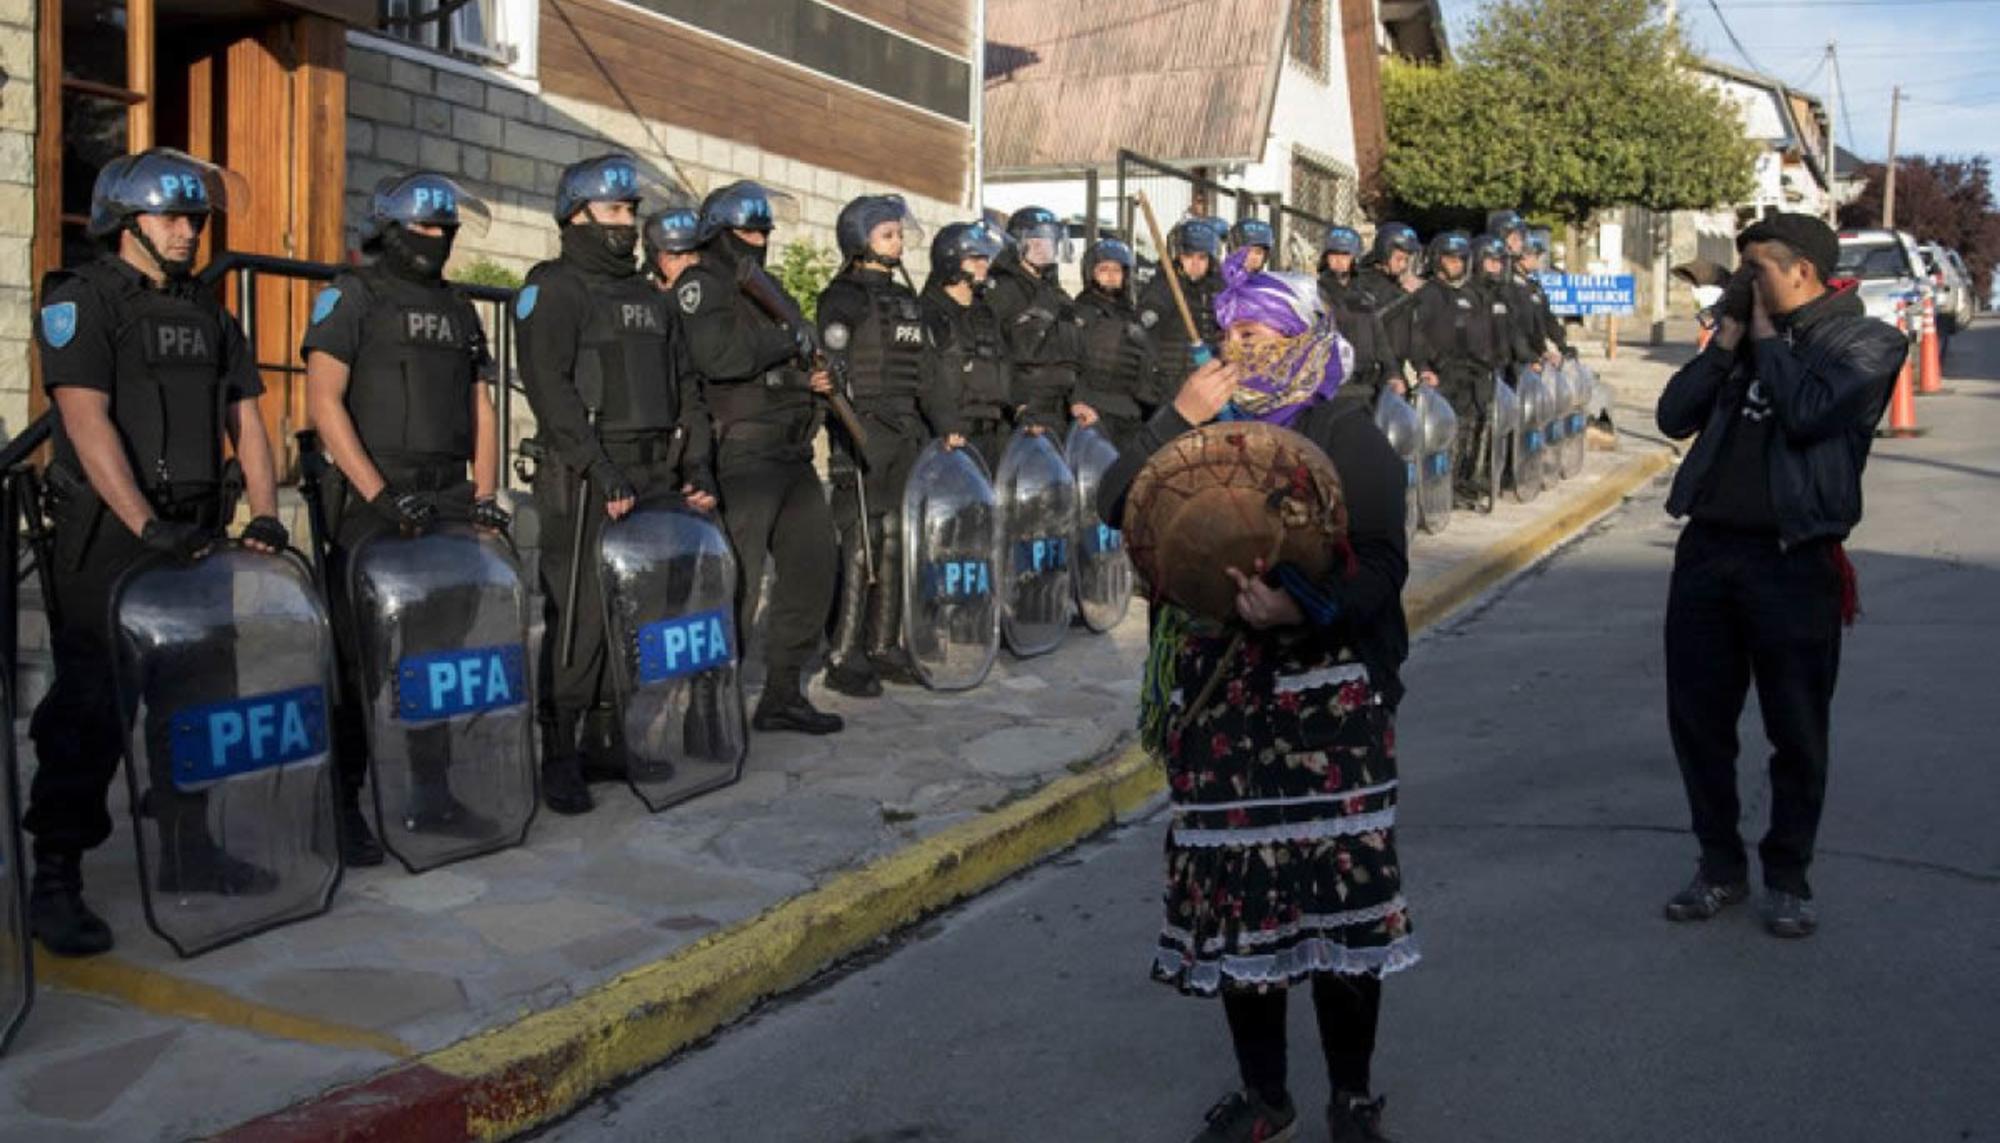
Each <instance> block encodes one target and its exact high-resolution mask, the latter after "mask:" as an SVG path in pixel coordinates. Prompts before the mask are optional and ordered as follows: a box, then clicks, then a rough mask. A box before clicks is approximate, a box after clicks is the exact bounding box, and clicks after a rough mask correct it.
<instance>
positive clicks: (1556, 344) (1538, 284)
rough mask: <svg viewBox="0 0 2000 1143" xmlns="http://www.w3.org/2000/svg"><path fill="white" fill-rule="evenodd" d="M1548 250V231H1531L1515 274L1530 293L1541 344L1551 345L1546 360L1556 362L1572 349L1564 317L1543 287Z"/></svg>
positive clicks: (1517, 262)
mask: <svg viewBox="0 0 2000 1143" xmlns="http://www.w3.org/2000/svg"><path fill="white" fill-rule="evenodd" d="M1548 253H1549V239H1548V235H1547V233H1545V232H1542V231H1534V232H1531V233H1529V235H1528V243H1527V246H1526V247H1525V248H1524V249H1522V251H1521V257H1520V259H1519V260H1518V261H1516V262H1515V264H1514V265H1515V271H1514V277H1515V280H1516V281H1517V282H1518V283H1519V284H1520V287H1521V290H1522V292H1523V293H1524V294H1526V295H1527V300H1528V306H1529V309H1530V312H1532V313H1533V314H1534V315H1535V318H1536V322H1535V325H1536V329H1537V332H1538V334H1539V337H1538V338H1537V344H1540V345H1544V346H1546V347H1547V354H1546V356H1545V357H1544V358H1543V360H1545V361H1547V362H1548V363H1549V364H1551V365H1554V364H1556V363H1557V362H1559V361H1561V360H1562V359H1563V358H1565V357H1568V356H1570V355H1571V350H1570V347H1569V331H1568V330H1567V329H1565V328H1564V326H1563V320H1562V318H1560V317H1558V316H1556V311H1555V309H1554V308H1553V307H1552V306H1550V305H1549V293H1548V291H1547V290H1545V289H1543V288H1542V277H1541V271H1542V260H1543V259H1544V258H1547V257H1548Z"/></svg>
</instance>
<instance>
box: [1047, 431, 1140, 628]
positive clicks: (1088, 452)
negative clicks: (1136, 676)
mask: <svg viewBox="0 0 2000 1143" xmlns="http://www.w3.org/2000/svg"><path fill="white" fill-rule="evenodd" d="M1063 451H1064V452H1065V453H1066V454H1067V456H1066V459H1067V460H1068V462H1069V468H1070V471H1071V472H1073V473H1075V474H1076V531H1075V537H1076V539H1075V541H1074V549H1075V555H1076V558H1075V560H1073V561H1072V563H1071V566H1072V567H1073V568H1074V569H1075V581H1076V608H1077V612H1078V614H1080V615H1082V616H1083V624H1084V626H1086V627H1088V628H1090V629H1091V630H1092V631H1098V632H1103V631H1109V630H1111V629H1112V628H1113V627H1116V626H1118V624H1120V623H1122V622H1124V619H1125V613H1126V612H1127V611H1129V610H1131V607H1132V560H1131V558H1130V557H1128V556H1127V555H1126V554H1125V535H1124V533H1122V532H1120V531H1119V530H1118V529H1116V528H1114V527H1112V526H1111V525H1109V524H1106V523H1105V522H1104V521H1103V520H1101V519H1099V518H1098V515H1097V489H1098V486H1099V485H1100V484H1102V483H1103V481H1104V474H1105V473H1106V472H1108V471H1110V469H1111V465H1112V464H1113V463H1114V462H1115V461H1117V459H1118V449H1117V447H1116V446H1114V445H1113V444H1112V443H1111V442H1110V441H1109V440H1107V439H1106V438H1105V436H1104V434H1103V433H1100V432H1098V431H1097V430H1096V429H1095V428H1085V427H1083V426H1082V425H1078V426H1077V427H1076V428H1074V429H1071V430H1070V434H1069V444H1068V446H1067V447H1066V448H1065V449H1064V450H1063Z"/></svg>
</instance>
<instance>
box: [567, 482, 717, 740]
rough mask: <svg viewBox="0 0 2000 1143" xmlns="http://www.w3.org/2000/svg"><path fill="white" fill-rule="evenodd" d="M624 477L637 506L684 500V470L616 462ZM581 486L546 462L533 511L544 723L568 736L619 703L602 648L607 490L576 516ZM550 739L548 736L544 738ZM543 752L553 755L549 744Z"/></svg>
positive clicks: (586, 500) (594, 491) (593, 492)
mask: <svg viewBox="0 0 2000 1143" xmlns="http://www.w3.org/2000/svg"><path fill="white" fill-rule="evenodd" d="M612 459H613V461H614V463H618V470H619V472H621V473H623V474H624V476H625V479H626V480H627V481H629V482H631V484H632V487H633V488H634V489H635V490H636V491H637V492H638V494H639V500H640V501H641V502H642V503H643V502H646V501H672V500H678V499H679V497H680V495H681V492H680V488H681V482H680V477H679V468H680V466H679V465H678V464H676V463H671V462H667V461H659V462H636V461H627V462H622V463H621V462H618V458H617V457H616V456H614V457H613V458H612ZM582 486H583V481H582V480H581V479H580V478H579V476H578V474H577V473H575V472H573V471H572V470H570V469H569V468H567V467H565V466H563V465H561V464H559V463H556V462H554V461H550V462H548V463H547V464H546V465H545V466H544V467H543V468H541V469H540V470H539V471H537V472H536V474H535V485H534V494H535V511H536V513H537V514H538V516H539V517H540V520H541V557H540V561H539V562H540V567H541V586H542V622H543V628H542V649H541V655H540V658H539V660H538V661H537V664H536V671H537V675H538V677H539V679H540V682H541V686H540V692H539V694H540V703H541V707H542V715H543V721H544V724H545V727H546V726H550V725H552V726H553V727H555V728H556V731H557V732H558V733H568V732H569V730H570V729H571V728H573V727H574V726H575V725H576V719H578V718H579V717H581V716H582V715H583V713H584V712H586V711H588V710H589V709H590V708H592V707H594V706H598V705H609V704H610V703H611V701H612V700H613V698H614V697H615V692H614V688H615V687H616V685H617V684H616V680H614V679H613V678H612V677H611V675H610V673H609V668H610V665H611V660H610V658H609V654H608V648H607V647H606V644H605V637H604V636H605V617H604V585H603V580H602V577H601V576H599V574H598V554H597V549H598V539H599V537H601V536H602V535H603V534H604V525H605V523H606V522H607V521H608V520H609V519H610V517H609V516H606V515H605V513H604V496H603V493H602V490H601V489H599V488H597V487H596V486H594V485H593V486H590V487H589V489H588V491H587V493H586V494H584V495H583V497H582V500H583V503H582V512H581V514H579V512H578V489H579V488H580V487H582ZM579 528H581V529H582V530H583V537H582V540H583V542H582V545H581V548H580V550H581V551H582V553H583V561H582V564H581V565H580V566H576V565H575V562H574V560H573V559H572V549H573V548H574V547H576V545H577V529H579ZM573 566H575V567H576V577H577V579H576V616H575V627H576V633H575V636H574V639H575V642H574V646H573V648H572V650H571V654H570V659H569V662H568V664H567V665H565V664H564V662H563V648H562V643H563V640H562V632H563V608H564V606H565V605H566V604H567V601H568V598H569V595H568V592H569V587H570V575H571V568H572V567H573ZM545 733H546V730H545ZM543 749H544V750H545V751H546V750H549V749H550V746H549V745H548V744H547V743H545V744H544V746H543Z"/></svg>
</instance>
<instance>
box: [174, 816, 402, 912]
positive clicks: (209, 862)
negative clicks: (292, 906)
mask: <svg viewBox="0 0 2000 1143" xmlns="http://www.w3.org/2000/svg"><path fill="white" fill-rule="evenodd" d="M154 808H155V809H156V810H159V811H160V813H159V822H158V829H159V834H160V857H159V866H160V867H159V868H158V869H157V870H155V871H154V877H153V884H154V885H155V886H156V887H158V889H159V891H160V892H162V893H218V894H221V895H223V896H227V897H256V896H261V895H262V894H265V893H269V892H271V891H272V890H274V889H276V888H277V887H278V875H277V874H275V873H273V872H271V871H270V870H268V869H265V868H263V867H262V866H259V865H253V864H251V863H250V862H248V861H245V860H243V859H242V858H240V857H237V856H236V855H235V854H232V853H230V852H229V851H228V850H226V849H224V848H222V847H221V846H219V845H217V844H216V843H215V838H214V837H213V836H212V835H211V834H210V833H209V832H208V798H207V797H206V796H205V795H201V794H180V793H174V794H168V795H167V796H165V797H163V798H161V799H159V801H157V802H155V804H154ZM378 860H379V859H378Z"/></svg>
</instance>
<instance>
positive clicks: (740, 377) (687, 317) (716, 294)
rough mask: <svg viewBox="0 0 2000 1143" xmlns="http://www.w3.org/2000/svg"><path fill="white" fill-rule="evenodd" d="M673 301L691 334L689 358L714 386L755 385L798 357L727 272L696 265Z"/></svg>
mask: <svg viewBox="0 0 2000 1143" xmlns="http://www.w3.org/2000/svg"><path fill="white" fill-rule="evenodd" d="M674 299H675V303H676V304H677V305H678V306H679V307H680V311H681V325H682V326H683V327H684V328H686V330H687V343H688V358H689V360H691V361H693V362H694V367H695V371H696V372H698V373H700V374H701V375H702V377H704V378H706V379H707V380H708V381H709V382H710V383H711V384H721V385H727V384H732V383H735V382H743V381H753V380H756V379H758V378H760V377H762V376H763V375H764V373H765V372H766V371H768V370H771V369H776V368H777V367H779V366H781V365H786V364H789V363H790V362H791V361H792V360H793V359H794V358H796V357H797V356H798V346H797V345H796V343H794V342H793V340H792V337H791V335H790V334H788V333H786V332H785V330H784V329H783V328H782V327H781V326H779V325H778V324H777V323H776V322H771V321H764V320H761V319H760V318H759V317H758V316H757V312H756V310H755V307H754V306H753V304H752V303H751V302H750V300H749V299H747V298H745V297H743V296H742V293H741V291H740V290H738V289H737V287H736V283H735V281H734V279H733V278H732V277H731V276H730V273H729V269H728V267H725V266H718V267H714V268H710V267H709V266H708V265H707V263H702V264H701V265H697V266H696V267H695V268H694V269H692V270H690V271H688V273H687V274H686V275H684V276H683V277H682V278H681V283H680V285H679V286H677V287H676V288H675V289H674Z"/></svg>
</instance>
